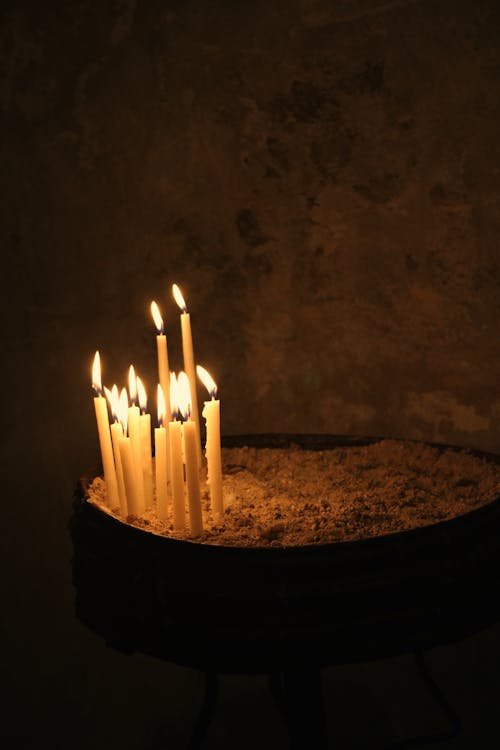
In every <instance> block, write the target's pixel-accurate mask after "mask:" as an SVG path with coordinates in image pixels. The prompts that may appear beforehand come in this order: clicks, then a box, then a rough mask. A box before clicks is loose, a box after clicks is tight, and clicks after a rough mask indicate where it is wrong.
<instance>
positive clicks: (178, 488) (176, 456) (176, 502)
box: [168, 373, 186, 531]
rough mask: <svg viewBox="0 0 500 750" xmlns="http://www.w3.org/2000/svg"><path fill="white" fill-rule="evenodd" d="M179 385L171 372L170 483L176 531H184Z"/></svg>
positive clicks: (184, 511) (184, 513)
mask: <svg viewBox="0 0 500 750" xmlns="http://www.w3.org/2000/svg"><path fill="white" fill-rule="evenodd" d="M178 402H179V396H178V387H177V378H176V376H175V373H171V374H170V407H171V409H172V422H169V425H168V432H169V446H170V472H171V477H170V484H171V487H172V504H173V514H174V531H184V528H185V526H186V510H185V502H184V467H183V465H182V425H181V423H180V421H178V420H177V417H178V416H179V411H178Z"/></svg>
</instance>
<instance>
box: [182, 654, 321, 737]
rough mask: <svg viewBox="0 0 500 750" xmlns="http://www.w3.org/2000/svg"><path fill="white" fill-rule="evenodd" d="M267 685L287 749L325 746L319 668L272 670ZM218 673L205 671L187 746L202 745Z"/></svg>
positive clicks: (214, 701) (214, 699) (211, 708)
mask: <svg viewBox="0 0 500 750" xmlns="http://www.w3.org/2000/svg"><path fill="white" fill-rule="evenodd" d="M268 685H269V689H270V691H271V695H272V696H273V698H274V700H275V702H276V705H277V706H278V709H279V710H280V712H281V714H282V716H283V719H284V720H285V722H286V725H287V728H288V735H289V738H290V748H291V750H305V749H306V748H308V749H310V750H326V748H327V747H328V740H327V733H326V722H325V711H324V706H323V691H322V686H321V672H320V670H319V668H317V667H311V666H302V667H300V668H298V669H291V670H286V671H284V672H277V673H274V672H273V673H272V674H270V675H269V676H268ZM217 694H218V676H217V674H216V673H215V672H205V695H204V698H203V703H202V706H201V709H200V713H199V715H198V720H197V722H196V725H195V728H194V731H193V734H192V735H191V739H190V741H189V744H188V750H198V749H199V748H201V747H202V743H203V740H204V739H205V737H206V734H207V732H208V728H209V726H210V722H211V721H212V718H213V716H214V713H215V709H216V703H217Z"/></svg>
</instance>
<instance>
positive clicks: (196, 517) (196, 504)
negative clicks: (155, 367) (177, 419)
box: [178, 372, 203, 536]
mask: <svg viewBox="0 0 500 750" xmlns="http://www.w3.org/2000/svg"><path fill="white" fill-rule="evenodd" d="M178 385H179V412H180V414H181V416H183V417H184V419H185V420H186V421H185V422H184V423H183V425H182V436H183V440H184V463H185V465H186V487H187V496H188V507H189V527H190V529H191V536H199V535H200V534H201V533H202V531H203V519H202V515H201V496H200V475H199V470H198V453H197V450H196V445H197V443H198V436H197V434H196V423H195V422H193V420H192V419H191V418H190V413H191V394H190V389H189V378H188V376H187V375H186V373H185V372H181V373H179V378H178Z"/></svg>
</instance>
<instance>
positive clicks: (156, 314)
mask: <svg viewBox="0 0 500 750" xmlns="http://www.w3.org/2000/svg"><path fill="white" fill-rule="evenodd" d="M151 315H152V316H153V320H154V322H155V326H156V330H157V331H158V333H159V334H160V333H161V334H163V333H165V328H164V325H163V318H162V317H161V313H160V309H159V307H158V305H157V304H156V302H155V301H154V300H153V302H151Z"/></svg>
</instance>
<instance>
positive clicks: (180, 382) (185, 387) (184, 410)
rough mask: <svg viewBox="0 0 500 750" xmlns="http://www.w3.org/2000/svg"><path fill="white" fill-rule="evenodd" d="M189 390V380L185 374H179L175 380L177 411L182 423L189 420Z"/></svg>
mask: <svg viewBox="0 0 500 750" xmlns="http://www.w3.org/2000/svg"><path fill="white" fill-rule="evenodd" d="M191 407H192V401H191V388H190V385H189V378H188V376H187V375H186V373H185V372H183V371H182V372H180V373H179V377H178V378H177V410H178V413H179V415H180V417H181V419H182V420H183V421H186V420H188V419H190V418H191Z"/></svg>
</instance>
